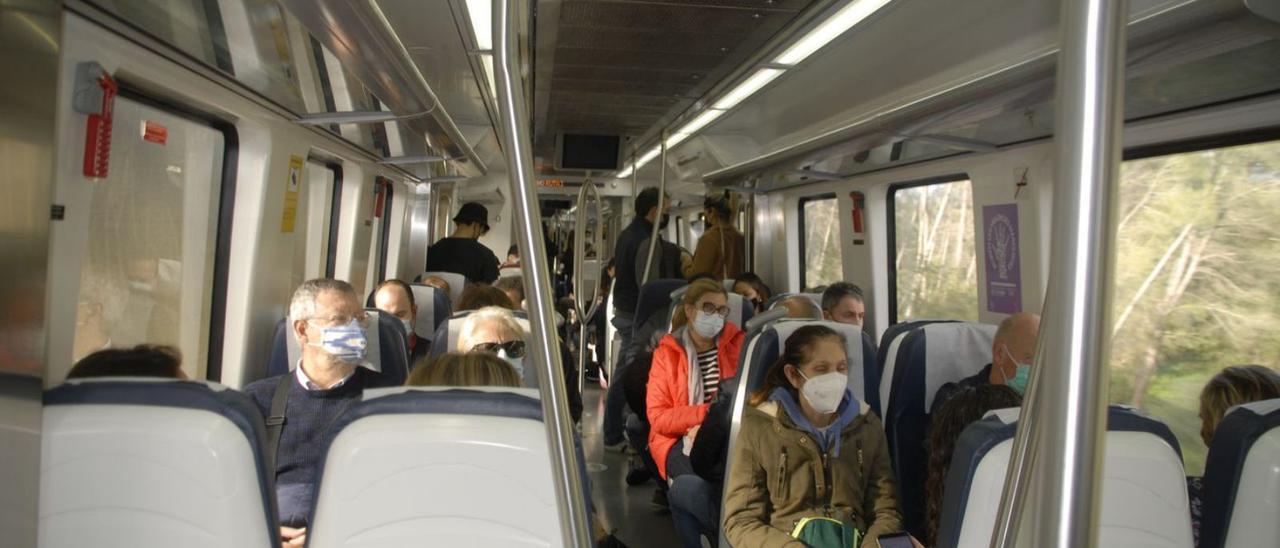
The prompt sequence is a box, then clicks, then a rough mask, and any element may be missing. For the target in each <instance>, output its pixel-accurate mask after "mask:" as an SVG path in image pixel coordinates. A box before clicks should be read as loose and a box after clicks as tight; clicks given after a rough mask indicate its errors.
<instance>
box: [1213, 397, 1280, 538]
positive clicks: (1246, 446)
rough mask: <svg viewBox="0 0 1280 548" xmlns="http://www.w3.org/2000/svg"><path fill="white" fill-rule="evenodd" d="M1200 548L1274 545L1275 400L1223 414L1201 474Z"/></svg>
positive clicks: (1279, 420)
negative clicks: (1266, 540)
mask: <svg viewBox="0 0 1280 548" xmlns="http://www.w3.org/2000/svg"><path fill="white" fill-rule="evenodd" d="M1203 508H1204V517H1203V519H1202V521H1201V524H1200V546H1201V548H1241V547H1245V546H1261V545H1262V544H1260V542H1263V541H1265V539H1271V541H1269V542H1272V543H1275V542H1277V539H1280V519H1277V518H1280V399H1272V400H1265V401H1259V402H1253V403H1249V404H1245V405H1240V406H1236V407H1233V408H1231V409H1229V410H1228V411H1227V414H1226V416H1225V417H1223V418H1222V423H1221V424H1219V425H1218V428H1217V430H1215V431H1214V433H1213V442H1212V443H1211V444H1210V446H1209V456H1208V459H1207V460H1206V462H1205V469H1204V506H1203Z"/></svg>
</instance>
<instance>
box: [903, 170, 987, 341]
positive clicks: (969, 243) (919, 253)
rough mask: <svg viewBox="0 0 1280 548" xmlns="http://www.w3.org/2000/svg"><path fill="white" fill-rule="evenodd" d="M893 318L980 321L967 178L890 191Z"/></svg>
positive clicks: (929, 182)
mask: <svg viewBox="0 0 1280 548" xmlns="http://www.w3.org/2000/svg"><path fill="white" fill-rule="evenodd" d="M889 207H890V208H892V209H891V210H890V212H889V219H890V222H891V223H892V225H891V226H890V229H889V239H890V241H891V242H893V250H894V261H893V263H892V264H890V265H889V268H890V269H891V272H890V276H889V280H890V282H889V284H890V285H889V292H890V305H891V306H892V308H891V309H890V318H891V319H892V321H894V322H897V321H901V320H907V319H911V318H947V319H954V320H967V321H978V280H977V264H976V261H977V258H976V257H977V255H976V254H975V253H974V247H973V246H974V235H973V185H972V184H971V183H970V182H969V179H968V178H967V177H966V176H963V175H961V176H959V177H947V178H943V179H933V180H929V181H917V182H913V183H905V184H901V185H894V186H892V187H890V190H889Z"/></svg>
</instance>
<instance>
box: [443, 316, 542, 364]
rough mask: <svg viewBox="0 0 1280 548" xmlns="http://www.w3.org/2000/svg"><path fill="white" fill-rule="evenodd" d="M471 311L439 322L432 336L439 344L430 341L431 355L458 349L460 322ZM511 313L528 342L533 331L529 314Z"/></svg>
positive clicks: (460, 330) (457, 350)
mask: <svg viewBox="0 0 1280 548" xmlns="http://www.w3.org/2000/svg"><path fill="white" fill-rule="evenodd" d="M472 312H473V311H472V310H463V311H462V312H458V313H455V314H453V315H452V316H449V317H448V318H446V319H445V320H444V321H443V322H441V323H440V326H439V327H437V328H436V332H435V335H433V336H432V341H438V342H439V344H436V343H435V342H433V343H432V345H431V352H430V353H429V355H430V356H431V357H433V358H434V357H436V356H439V355H441V354H447V353H449V352H459V351H460V350H459V349H458V335H459V333H461V332H462V322H463V321H464V320H466V318H467V316H469V315H471V313H472ZM511 315H513V316H515V317H516V323H518V324H520V328H521V329H522V330H524V338H525V342H526V343H528V342H529V334H530V333H532V332H533V331H532V329H533V328H532V327H531V326H530V325H529V315H528V314H526V313H525V312H524V311H523V310H515V311H512V312H511Z"/></svg>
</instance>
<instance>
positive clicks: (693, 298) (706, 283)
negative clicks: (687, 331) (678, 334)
mask: <svg viewBox="0 0 1280 548" xmlns="http://www.w3.org/2000/svg"><path fill="white" fill-rule="evenodd" d="M708 293H719V294H721V295H724V296H725V297H726V298H728V296H729V292H728V291H725V289H724V286H723V285H720V283H719V282H715V281H712V280H707V279H701V280H698V281H695V282H693V283H691V284H689V290H688V291H686V292H684V297H683V298H681V299H680V304H687V305H689V306H694V305H696V304H698V300H699V299H701V298H702V296H703V295H706V294H708ZM688 323H689V318H688V317H686V316H685V313H684V307H683V306H677V307H676V314H675V316H674V317H672V318H671V329H675V328H677V327H684V326H685V325H687V324H688Z"/></svg>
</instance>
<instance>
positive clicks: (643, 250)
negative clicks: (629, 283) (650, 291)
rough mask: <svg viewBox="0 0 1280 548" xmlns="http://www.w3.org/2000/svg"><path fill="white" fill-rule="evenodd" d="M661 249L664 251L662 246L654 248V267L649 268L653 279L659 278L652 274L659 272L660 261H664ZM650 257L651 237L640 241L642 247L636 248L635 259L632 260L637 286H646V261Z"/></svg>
mask: <svg viewBox="0 0 1280 548" xmlns="http://www.w3.org/2000/svg"><path fill="white" fill-rule="evenodd" d="M660 251H662V249H661V248H655V249H654V250H653V267H652V268H650V269H649V272H650V275H651V277H653V279H657V277H656V276H652V274H654V273H656V272H658V266H659V263H660V262H662V254H661V253H659V252H660ZM648 257H649V238H645V239H643V240H641V241H640V247H639V248H637V249H636V256H635V260H634V261H631V264H632V265H633V266H634V267H635V275H636V287H637V288H639V287H644V282H645V279H644V263H645V261H646V260H647V259H648ZM650 281H652V280H650Z"/></svg>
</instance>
